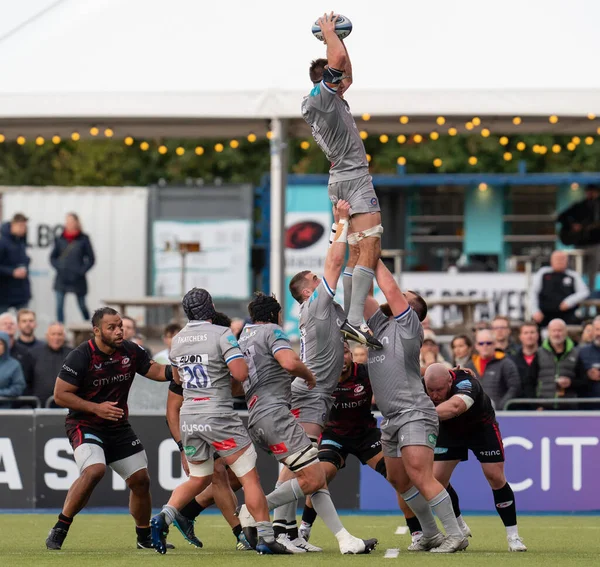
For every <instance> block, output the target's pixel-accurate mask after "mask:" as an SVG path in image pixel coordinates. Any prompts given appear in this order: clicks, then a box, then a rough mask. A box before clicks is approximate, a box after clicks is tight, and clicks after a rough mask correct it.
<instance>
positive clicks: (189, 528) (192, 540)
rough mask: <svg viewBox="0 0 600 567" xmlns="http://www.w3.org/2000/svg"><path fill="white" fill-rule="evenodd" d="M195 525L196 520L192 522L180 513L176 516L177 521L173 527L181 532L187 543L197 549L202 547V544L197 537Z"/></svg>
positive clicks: (174, 521)
mask: <svg viewBox="0 0 600 567" xmlns="http://www.w3.org/2000/svg"><path fill="white" fill-rule="evenodd" d="M194 523H195V520H190V519H189V518H186V517H185V516H183V515H182V514H180V513H179V512H178V513H177V514H176V515H175V520H173V525H174V526H175V527H176V528H177V529H178V530H179V532H180V533H181V535H182V536H183V538H184V539H185V541H187V542H188V543H189V544H190V545H193V546H195V547H202V542H201V541H200V540H199V539H198V538H197V537H196V534H195V532H194Z"/></svg>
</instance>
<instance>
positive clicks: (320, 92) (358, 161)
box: [302, 12, 383, 349]
mask: <svg viewBox="0 0 600 567" xmlns="http://www.w3.org/2000/svg"><path fill="white" fill-rule="evenodd" d="M336 20H337V16H335V15H334V14H333V12H332V13H331V14H329V15H328V14H324V15H323V17H322V18H320V19H319V26H320V27H321V31H322V32H323V38H324V41H325V43H326V44H327V59H316V60H314V61H313V62H312V63H311V65H310V70H309V74H310V79H311V81H312V82H313V84H314V88H313V89H312V90H311V91H310V94H309V95H308V96H307V97H305V98H304V100H303V102H302V116H303V118H304V120H305V121H306V122H307V123H308V124H309V125H310V127H311V129H312V134H313V137H314V139H315V141H316V142H317V144H318V145H319V147H320V148H321V149H322V150H323V152H324V153H325V155H326V157H327V159H328V160H329V161H330V162H331V168H330V170H329V186H328V191H329V198H330V199H331V201H332V203H333V204H334V205H335V203H337V201H338V200H340V199H342V200H344V201H347V202H348V203H350V214H351V220H350V230H349V234H348V243H349V244H351V245H352V244H357V245H358V247H359V249H360V254H359V256H358V259H357V260H353V259H351V260H350V261H349V262H348V265H347V266H346V269H345V270H344V278H343V282H344V311H345V312H346V317H347V319H346V321H345V322H344V323H343V325H342V327H341V329H340V330H341V331H342V333H344V335H345V336H346V337H347V338H349V339H352V340H355V341H358V342H360V343H362V344H365V345H368V346H370V347H372V348H376V349H380V348H381V343H380V342H379V341H378V340H377V339H376V338H375V337H374V336H373V334H372V333H371V331H370V329H369V327H368V326H367V324H366V323H365V322H364V319H363V310H364V306H365V301H366V298H367V295H368V293H369V290H370V289H371V285H372V283H373V277H374V273H375V268H376V266H377V261H378V259H379V256H380V253H381V234H382V233H383V227H382V226H381V213H380V208H379V200H378V199H377V195H376V194H375V189H374V188H373V181H372V179H371V176H370V175H369V163H368V161H367V154H366V152H365V146H364V144H363V142H362V140H361V138H360V134H359V132H358V128H357V127H356V123H355V122H354V118H353V117H352V113H351V111H350V107H349V106H348V103H347V102H346V101H345V100H344V98H343V95H344V93H345V92H346V91H347V90H348V88H349V87H350V85H351V84H352V64H351V62H350V57H349V55H348V51H347V49H346V47H345V45H344V43H343V42H342V40H340V38H339V37H338V36H337V35H336V33H335V23H336ZM353 262H356V264H354V263H353Z"/></svg>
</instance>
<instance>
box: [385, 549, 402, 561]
mask: <svg viewBox="0 0 600 567" xmlns="http://www.w3.org/2000/svg"><path fill="white" fill-rule="evenodd" d="M399 554H400V550H399V549H386V550H385V555H384V556H383V558H384V559H396V557H398V555H399Z"/></svg>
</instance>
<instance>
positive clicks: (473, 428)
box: [425, 364, 527, 551]
mask: <svg viewBox="0 0 600 567" xmlns="http://www.w3.org/2000/svg"><path fill="white" fill-rule="evenodd" d="M425 386H426V388H427V393H428V394H429V397H430V398H431V400H432V401H433V403H434V404H435V406H436V412H437V414H438V417H439V419H440V433H439V437H438V440H437V446H436V448H435V465H434V473H435V477H436V478H437V479H438V480H439V481H440V482H441V483H442V484H443V485H444V486H445V485H447V484H448V483H449V482H450V477H451V476H452V472H453V471H454V469H455V468H456V466H457V465H458V463H459V462H461V461H466V460H467V459H468V458H469V449H470V450H471V451H472V452H473V454H474V455H475V456H476V457H477V460H478V461H479V462H480V463H481V469H482V470H483V474H484V475H485V478H486V479H487V481H488V483H489V484H490V487H491V488H492V492H493V494H494V502H495V504H496V511H497V512H498V514H499V516H500V518H501V520H502V522H503V524H504V526H505V528H506V536H507V540H508V550H509V551H527V547H526V546H525V544H524V543H523V540H522V539H521V538H520V537H519V532H518V529H517V508H516V505H515V495H514V492H513V490H512V488H511V487H510V484H508V482H507V481H506V476H505V474H504V446H503V444H502V437H501V435H500V429H499V427H498V422H497V421H496V412H495V411H494V408H493V406H492V401H491V399H490V397H489V396H488V395H487V394H486V393H485V392H484V391H483V388H482V387H481V384H480V383H479V380H478V379H477V378H475V377H474V376H472V375H471V374H470V373H469V372H467V371H465V370H456V371H453V370H448V369H447V368H446V367H445V366H444V365H443V364H432V365H431V366H429V368H427V370H426V371H425Z"/></svg>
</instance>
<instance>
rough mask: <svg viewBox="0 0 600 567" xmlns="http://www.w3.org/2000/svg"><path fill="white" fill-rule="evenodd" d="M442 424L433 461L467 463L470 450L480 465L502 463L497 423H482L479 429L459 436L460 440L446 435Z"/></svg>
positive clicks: (500, 438) (500, 441)
mask: <svg viewBox="0 0 600 567" xmlns="http://www.w3.org/2000/svg"><path fill="white" fill-rule="evenodd" d="M443 423H444V422H443V421H442V422H440V434H439V436H438V440H437V444H436V447H435V456H434V460H436V461H467V460H468V459H469V449H470V450H471V451H473V454H474V455H475V456H476V457H477V460H478V461H479V462H480V463H503V462H504V445H503V443H502V435H500V428H499V427H498V424H497V423H482V424H481V426H480V427H479V429H477V430H476V431H473V432H471V433H467V434H466V435H464V436H461V438H460V439H457V438H456V437H457V436H450V435H448V433H447V431H446V429H445V428H444V426H443ZM457 441H459V443H457Z"/></svg>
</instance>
